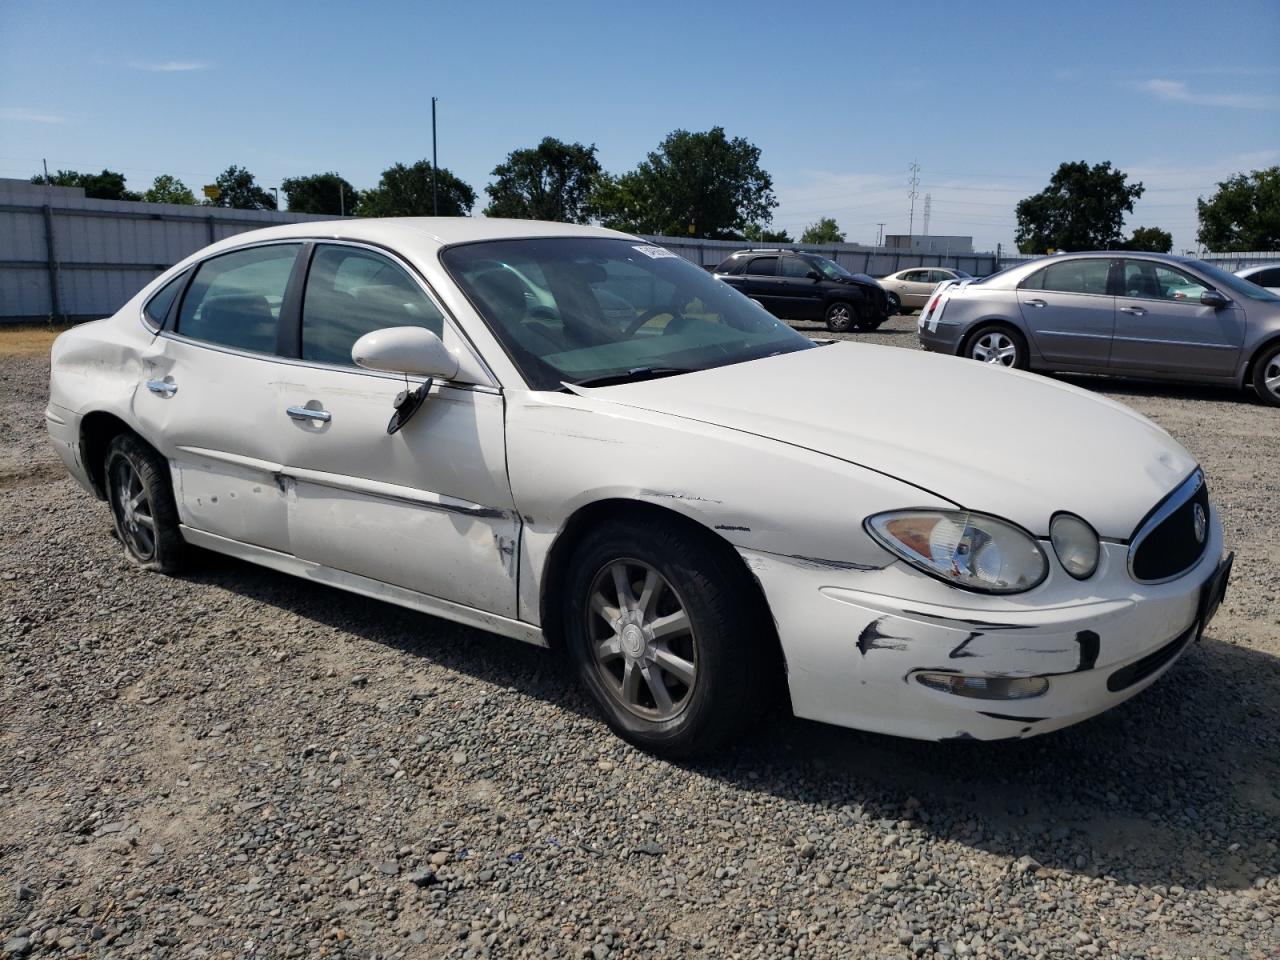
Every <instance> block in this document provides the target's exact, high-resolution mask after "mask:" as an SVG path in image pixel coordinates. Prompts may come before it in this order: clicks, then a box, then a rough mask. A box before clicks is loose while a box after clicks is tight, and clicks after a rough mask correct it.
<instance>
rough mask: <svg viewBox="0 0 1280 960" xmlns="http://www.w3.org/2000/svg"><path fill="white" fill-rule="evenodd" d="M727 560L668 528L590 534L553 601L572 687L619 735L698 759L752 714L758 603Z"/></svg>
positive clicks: (621, 525)
mask: <svg viewBox="0 0 1280 960" xmlns="http://www.w3.org/2000/svg"><path fill="white" fill-rule="evenodd" d="M733 560H734V558H733V557H732V556H731V554H730V553H729V552H728V551H727V550H724V549H717V545H716V544H715V543H713V542H709V538H708V537H706V536H704V535H700V533H699V532H698V531H696V530H693V529H688V528H685V527H684V526H683V525H682V524H678V523H675V522H672V521H663V520H659V521H657V522H652V521H650V522H645V523H633V522H626V521H614V522H611V523H607V524H604V525H602V526H600V527H597V528H596V529H595V530H593V531H592V532H591V533H590V534H588V535H587V537H586V539H585V540H584V541H583V542H582V543H581V544H580V545H579V546H578V548H577V550H576V551H575V553H574V556H573V559H572V561H571V569H570V571H569V576H568V589H567V590H566V591H565V595H564V600H563V623H564V625H565V639H566V642H567V646H568V651H569V655H570V658H571V659H572V662H573V665H574V669H575V671H576V673H577V674H578V677H579V679H580V680H581V682H582V683H583V685H584V686H585V687H586V689H587V691H588V692H589V693H590V694H591V697H592V699H593V700H595V702H596V703H597V704H598V705H599V707H600V709H601V710H602V711H603V712H604V716H605V720H606V721H607V722H608V724H609V726H610V727H611V728H612V729H613V730H614V732H615V733H617V734H618V735H619V736H621V737H622V738H623V739H625V740H628V741H630V742H631V743H633V744H635V745H636V746H638V747H640V748H642V749H644V750H649V751H651V752H653V753H657V754H661V755H664V756H668V757H689V756H693V755H696V754H702V753H706V752H707V751H708V750H711V749H713V748H714V747H716V746H717V745H719V744H720V743H722V742H724V741H725V740H726V739H727V738H729V737H731V736H733V735H734V734H736V733H738V732H739V731H740V730H741V729H742V728H743V727H744V726H745V725H746V723H747V721H748V720H749V719H750V718H751V717H752V716H756V715H759V713H760V712H761V710H762V707H763V702H762V701H763V700H764V699H765V698H766V696H767V691H768V689H769V687H770V685H769V683H768V681H767V671H768V668H769V662H770V661H769V658H768V657H766V656H764V655H763V654H762V651H763V650H764V649H766V648H765V646H764V644H765V642H766V639H765V635H764V633H763V629H764V628H763V627H762V625H761V624H762V623H767V622H768V621H769V618H768V616H767V615H766V616H764V617H763V618H761V617H760V615H759V611H758V610H757V609H756V608H757V607H758V606H759V604H758V603H757V602H755V601H754V599H753V592H752V585H751V584H749V583H746V582H744V580H745V577H744V575H743V573H742V571H740V570H737V569H735V567H734V564H733Z"/></svg>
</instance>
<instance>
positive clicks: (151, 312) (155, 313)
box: [142, 270, 187, 329]
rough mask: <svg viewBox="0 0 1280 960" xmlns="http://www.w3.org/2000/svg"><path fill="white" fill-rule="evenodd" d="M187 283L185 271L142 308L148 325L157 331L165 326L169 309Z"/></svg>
mask: <svg viewBox="0 0 1280 960" xmlns="http://www.w3.org/2000/svg"><path fill="white" fill-rule="evenodd" d="M186 282H187V272H186V271H185V270H184V271H183V272H182V273H180V274H178V275H177V276H176V277H174V278H173V279H172V280H170V281H169V282H168V283H166V284H165V285H164V286H163V287H161V288H160V291H159V292H158V293H157V294H156V295H155V296H153V297H152V298H151V299H150V300H148V301H147V305H146V306H145V307H143V308H142V313H143V315H144V316H145V317H146V318H147V322H148V323H150V324H151V325H152V326H153V327H155V328H156V329H159V328H160V327H162V326H164V318H165V317H167V316H168V315H169V308H170V307H172V306H173V301H174V300H176V299H178V294H180V293H181V292H182V285H183V284H185V283H186Z"/></svg>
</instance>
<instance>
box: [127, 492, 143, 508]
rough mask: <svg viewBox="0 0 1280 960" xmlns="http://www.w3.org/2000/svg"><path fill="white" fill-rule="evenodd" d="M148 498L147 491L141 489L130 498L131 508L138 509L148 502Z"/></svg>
mask: <svg viewBox="0 0 1280 960" xmlns="http://www.w3.org/2000/svg"><path fill="white" fill-rule="evenodd" d="M146 500H147V491H145V490H139V491H138V492H137V493H136V494H134V496H133V497H132V499H130V500H129V506H130V508H132V509H134V510H137V509H138V508H139V507H140V506H142V505H143V504H144V503H145V502H146Z"/></svg>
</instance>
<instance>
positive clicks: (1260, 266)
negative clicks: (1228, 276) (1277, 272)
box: [1236, 263, 1280, 277]
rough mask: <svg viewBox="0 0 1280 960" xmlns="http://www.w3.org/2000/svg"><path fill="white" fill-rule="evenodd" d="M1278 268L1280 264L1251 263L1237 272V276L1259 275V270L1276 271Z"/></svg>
mask: <svg viewBox="0 0 1280 960" xmlns="http://www.w3.org/2000/svg"><path fill="white" fill-rule="evenodd" d="M1276 267H1280V263H1251V264H1249V265H1248V266H1247V267H1241V268H1240V269H1239V270H1237V271H1236V276H1237V277H1243V276H1244V275H1245V274H1249V273H1257V272H1258V271H1259V270H1274V269H1275V268H1276Z"/></svg>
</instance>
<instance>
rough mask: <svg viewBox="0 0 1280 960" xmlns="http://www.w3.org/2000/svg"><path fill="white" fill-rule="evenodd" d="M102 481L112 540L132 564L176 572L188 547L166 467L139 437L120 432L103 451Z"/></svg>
mask: <svg viewBox="0 0 1280 960" xmlns="http://www.w3.org/2000/svg"><path fill="white" fill-rule="evenodd" d="M103 479H104V484H105V486H106V491H107V503H108V504H109V505H110V506H111V518H112V520H113V521H114V522H115V527H116V536H118V537H119V538H120V543H121V544H123V546H124V552H125V556H127V557H128V558H129V560H130V562H132V563H134V564H136V565H137V566H139V567H142V568H143V569H144V570H155V571H158V572H160V573H176V572H177V571H178V570H180V569H181V568H182V565H183V562H184V560H185V559H186V553H187V545H186V543H185V541H184V540H183V539H182V533H181V531H179V530H178V506H177V504H176V503H175V502H174V499H173V486H172V484H171V482H170V479H169V464H168V463H167V462H165V459H164V458H163V457H161V456H160V454H158V453H156V451H155V450H153V449H152V448H151V447H149V446H148V445H147V444H146V443H144V442H143V441H142V440H140V439H139V438H138V437H136V436H134V435H133V434H129V433H122V434H120V435H119V436H117V437H116V438H115V439H114V440H112V441H111V444H110V446H108V447H107V456H106V459H105V461H104V463H103Z"/></svg>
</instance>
